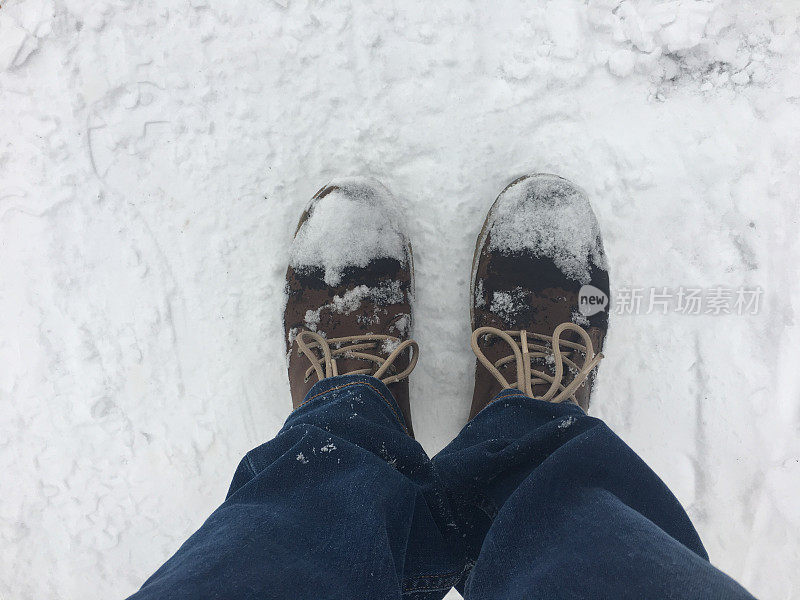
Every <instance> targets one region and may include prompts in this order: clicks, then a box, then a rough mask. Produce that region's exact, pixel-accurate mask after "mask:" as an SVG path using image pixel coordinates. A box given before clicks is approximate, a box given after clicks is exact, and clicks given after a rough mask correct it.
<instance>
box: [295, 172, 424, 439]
mask: <svg viewBox="0 0 800 600" xmlns="http://www.w3.org/2000/svg"><path fill="white" fill-rule="evenodd" d="M394 203H395V201H394V198H393V197H392V195H391V193H390V192H389V190H387V189H386V188H385V187H384V186H383V185H381V184H380V183H379V182H377V181H375V180H373V179H366V178H355V177H353V178H346V179H339V180H334V181H332V182H331V183H329V184H328V185H326V186H325V187H323V188H322V189H321V190H320V191H318V192H317V193H316V194H315V195H314V197H313V198H312V199H311V202H310V203H309V205H308V206H307V207H306V209H305V211H304V212H303V214H302V216H301V217H300V222H299V223H298V225H297V231H296V232H295V238H294V242H293V243H292V249H291V252H290V259H289V268H288V270H287V272H286V290H287V294H288V300H287V302H286V310H285V312H284V328H285V332H286V347H287V351H288V353H289V354H288V359H289V386H290V388H291V393H292V405H293V407H294V408H297V407H298V406H300V404H302V402H303V399H304V398H305V396H306V394H307V392H308V391H309V390H310V389H311V387H312V386H313V385H314V384H315V383H316V382H317V381H320V380H322V379H325V378H328V377H333V376H335V375H348V374H363V375H372V376H374V377H377V378H378V379H381V380H382V381H383V382H384V383H385V384H386V385H387V386H388V388H389V390H390V391H391V392H392V395H393V396H394V398H395V400H396V401H397V403H398V404H399V406H400V409H401V411H402V413H403V417H404V419H405V421H406V425H407V428H408V431H409V434H412V429H411V409H410V406H409V398H408V375H409V374H410V373H411V370H412V369H413V368H414V366H415V364H416V362H417V355H418V347H417V344H416V342H414V341H413V340H411V339H410V334H411V300H412V297H413V295H414V267H413V262H412V255H411V244H410V243H409V241H408V238H407V237H406V235H405V232H404V231H403V229H402V227H401V226H400V224H399V223H400V219H399V217H398V215H397V213H396V212H395V209H394Z"/></svg>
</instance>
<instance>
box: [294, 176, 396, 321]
mask: <svg viewBox="0 0 800 600" xmlns="http://www.w3.org/2000/svg"><path fill="white" fill-rule="evenodd" d="M330 185H332V186H336V188H335V189H334V190H333V191H331V192H329V193H328V194H326V195H324V196H323V197H322V198H320V199H318V200H316V201H314V205H313V211H314V216H313V218H309V219H307V220H306V221H305V222H304V223H303V224H302V225H301V226H300V230H299V231H298V232H297V236H296V238H295V240H294V243H293V244H292V247H291V250H290V253H289V262H290V264H291V265H292V266H293V267H294V268H295V269H296V270H298V271H303V269H304V268H309V267H318V268H322V269H324V270H325V282H326V283H328V284H329V285H337V284H338V283H339V282H340V281H341V278H342V269H344V268H345V267H350V266H355V267H366V266H367V265H368V264H369V263H370V261H371V260H373V259H375V258H395V259H397V260H399V261H401V262H402V263H405V260H406V250H405V238H404V237H403V234H402V231H403V228H402V225H401V224H400V220H399V218H398V216H397V215H396V210H395V201H394V198H393V197H392V194H391V192H389V190H387V189H386V188H385V187H384V186H383V185H382V184H381V183H379V182H378V181H375V180H374V179H368V178H364V177H348V178H342V179H334V180H333V181H331V182H330ZM353 310H355V308H354V309H353Z"/></svg>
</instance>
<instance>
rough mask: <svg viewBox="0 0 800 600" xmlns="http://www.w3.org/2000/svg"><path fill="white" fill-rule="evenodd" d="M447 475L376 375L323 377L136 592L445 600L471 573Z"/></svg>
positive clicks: (227, 598) (225, 597) (139, 596)
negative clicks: (443, 482)
mask: <svg viewBox="0 0 800 600" xmlns="http://www.w3.org/2000/svg"><path fill="white" fill-rule="evenodd" d="M463 564H464V562H463V555H462V554H461V550H460V545H458V543H457V537H456V534H455V525H454V523H453V517H452V515H451V513H450V511H449V509H448V507H447V504H446V501H445V499H444V494H443V493H442V492H441V488H440V482H439V481H438V479H437V477H436V474H435V472H434V469H433V466H432V464H431V462H430V460H429V459H428V457H427V456H426V455H425V452H424V451H423V449H422V447H421V446H420V445H419V444H418V443H417V442H416V441H414V440H413V439H412V438H411V437H409V436H408V434H407V433H406V431H405V424H404V423H403V417H402V415H401V412H400V410H399V408H398V406H397V403H396V402H395V400H394V398H393V397H392V395H391V394H390V392H389V390H388V389H387V388H386V386H385V385H383V384H382V383H381V382H380V381H379V380H377V379H374V378H372V377H365V376H353V375H346V376H341V377H334V378H330V379H326V380H323V381H321V382H319V383H317V384H316V385H315V386H314V387H313V388H312V389H311V391H310V392H309V393H308V396H307V397H306V400H305V403H304V404H303V405H302V406H301V407H300V408H298V409H297V410H296V411H294V412H293V413H292V414H291V415H290V416H289V418H288V419H287V421H286V424H285V425H284V426H283V428H282V429H281V431H280V432H279V433H278V435H277V436H276V437H275V439H273V440H272V441H270V442H267V443H266V444H263V445H261V446H259V447H258V448H256V449H255V450H252V451H251V452H249V453H248V454H247V455H246V456H245V458H244V459H243V460H242V461H241V463H240V465H239V467H238V469H237V471H236V474H235V475H234V477H233V482H232V484H231V487H230V490H229V492H228V496H227V498H226V499H225V502H224V503H223V504H222V505H221V506H220V507H219V508H218V509H217V510H216V511H214V513H213V514H212V515H211V516H210V517H209V518H208V520H207V521H206V522H205V523H204V524H203V525H202V526H201V527H200V529H199V530H198V531H197V532H196V533H194V534H193V535H192V536H191V537H190V538H189V539H188V540H187V541H186V542H185V543H184V544H183V545H182V546H181V547H180V549H179V550H178V551H177V552H176V553H175V555H174V556H172V558H170V559H169V560H168V561H167V562H166V563H165V564H164V565H163V566H162V567H161V568H159V569H158V571H156V573H155V574H154V575H152V576H151V577H150V578H149V579H148V580H147V581H146V582H145V584H144V585H143V586H142V588H141V590H140V591H139V592H137V593H136V594H134V595H133V596H132V597H131V598H133V599H135V600H145V599H153V600H155V599H158V600H172V599H186V600H189V599H192V600H201V599H206V598H215V599H220V600H243V599H245V598H246V599H259V600H263V599H276V600H288V599H291V600H305V599H313V600H320V599H326V600H328V599H338V598H341V599H347V600H361V599H364V600H366V599H369V600H376V599H382V598H392V599H396V598H401V597H409V598H414V599H415V600H417V599H419V600H428V599H440V598H442V597H443V596H444V595H445V594H446V593H447V591H448V590H449V589H450V588H451V587H452V585H453V584H454V583H455V582H456V581H457V580H458V579H459V578H460V577H461V576H462V574H463Z"/></svg>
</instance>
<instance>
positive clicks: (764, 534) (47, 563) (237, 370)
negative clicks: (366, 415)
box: [0, 0, 800, 600]
mask: <svg viewBox="0 0 800 600" xmlns="http://www.w3.org/2000/svg"><path fill="white" fill-rule="evenodd" d="M284 4H285V6H284ZM389 4H390V3H386V2H382V3H378V2H372V3H369V2H367V3H363V2H357V3H352V4H351V3H349V2H335V3H333V2H306V1H301V0H285V2H273V1H269V0H236V1H229V2H222V1H220V0H160V1H158V2H155V1H153V0H149V1H144V2H133V1H132V0H110V1H108V0H94V1H91V2H90V1H89V0H55V1H48V0H5V1H4V2H3V3H2V8H0V119H2V120H0V365H1V366H0V470H2V473H3V482H4V485H3V488H2V489H3V493H2V500H0V597H2V598H3V599H4V600H12V599H13V600H28V599H34V598H35V599H37V600H39V599H42V598H58V599H61V598H63V599H67V598H81V599H82V600H93V599H100V598H114V597H123V596H125V595H127V594H128V593H130V592H132V591H133V590H135V589H136V588H137V586H138V585H139V584H141V582H142V581H143V579H144V578H145V577H146V576H147V575H148V574H150V573H151V572H152V571H153V570H154V569H155V568H156V567H157V566H158V565H159V564H160V563H161V562H162V560H163V559H164V558H166V557H167V556H168V555H169V554H171V553H172V552H173V551H174V550H175V549H176V548H177V547H178V546H179V544H180V543H181V541H182V540H183V539H184V538H185V537H186V536H187V534H189V533H190V532H191V531H193V530H194V529H195V528H196V527H197V526H198V525H199V524H200V523H201V522H202V521H203V520H204V519H205V517H206V516H207V515H208V513H209V512H210V511H211V510H212V509H213V508H214V507H215V506H216V505H217V504H218V503H219V502H220V501H221V499H222V498H223V496H224V493H225V490H226V488H227V486H228V483H229V478H230V476H231V475H232V472H233V469H234V467H235V465H236V464H237V462H238V460H239V458H240V456H241V455H242V454H243V453H244V452H245V451H246V450H248V449H249V448H251V447H253V446H255V445H257V444H258V443H260V442H262V441H264V440H265V439H267V438H269V437H270V436H271V435H273V434H274V433H275V431H277V429H278V428H279V426H280V424H281V422H282V420H283V418H284V417H285V416H286V414H287V412H288V409H289V396H288V386H287V384H286V382H285V373H284V360H283V356H282V351H281V323H280V308H281V298H282V285H283V275H284V270H285V265H286V260H287V253H288V245H289V240H290V237H291V233H292V231H293V227H294V224H295V222H296V219H297V217H298V215H299V211H300V209H301V207H302V206H303V205H304V204H305V202H306V201H307V200H308V198H309V197H310V196H311V195H312V194H313V193H314V192H315V191H316V190H317V189H318V188H319V187H321V186H322V185H323V184H324V183H325V182H326V181H327V180H328V179H329V178H330V177H332V176H334V175H338V174H349V173H359V174H370V175H373V176H376V177H378V178H379V179H381V180H382V181H383V182H384V183H385V184H387V185H388V186H389V187H390V188H391V189H392V190H393V191H394V193H395V194H396V195H397V196H398V197H399V198H400V199H401V200H402V206H401V208H403V210H404V212H405V213H406V215H407V216H408V220H409V227H410V232H411V236H412V241H413V244H414V251H415V252H414V254H415V258H416V265H417V284H418V302H417V305H416V310H417V312H416V339H417V340H418V341H419V343H420V345H421V347H422V360H421V362H420V364H419V366H418V367H417V370H416V371H415V373H414V375H413V380H412V393H413V397H412V407H413V411H414V417H415V421H414V428H415V429H416V430H417V432H418V436H419V438H420V439H421V441H422V442H423V444H424V446H425V447H426V448H427V449H428V450H430V451H431V452H435V451H436V450H438V449H439V448H441V447H442V446H443V445H444V444H445V443H446V442H447V441H448V440H449V439H450V438H451V437H452V436H453V435H454V434H455V433H456V432H457V430H458V429H459V427H460V426H461V425H462V424H463V422H464V420H465V418H466V415H467V412H468V404H469V398H470V389H471V383H472V382H471V377H472V365H473V357H472V355H471V353H470V351H469V345H468V339H469V328H468V309H467V306H468V305H467V285H468V277H469V263H470V258H471V252H472V246H473V243H474V238H475V236H476V234H477V232H478V229H479V226H480V224H481V221H482V219H483V215H484V213H485V211H486V209H487V208H488V206H489V204H491V202H492V201H493V199H494V198H495V196H496V195H497V193H498V192H499V191H500V189H501V188H502V187H503V186H504V185H505V184H506V183H508V182H509V181H510V180H511V178H512V177H514V176H516V175H519V174H522V173H526V172H530V171H550V172H555V173H559V174H562V175H564V176H566V177H569V178H571V179H573V180H574V181H575V182H577V183H579V184H580V185H582V186H583V187H584V188H585V189H586V190H587V191H588V192H589V194H590V196H591V197H592V199H593V202H594V206H595V210H596V212H597V215H598V219H599V221H600V225H601V227H602V229H603V231H604V234H605V241H606V249H607V252H608V255H609V259H610V263H611V267H612V287H613V288H614V290H615V292H616V293H617V294H620V295H623V294H624V293H625V290H626V289H628V288H642V289H645V290H649V289H650V288H652V287H656V288H658V290H659V291H660V288H661V287H664V286H666V287H668V288H670V289H673V290H674V289H679V288H681V287H702V288H711V287H714V286H721V287H723V288H725V289H736V288H739V287H740V286H748V287H755V286H761V288H763V291H764V293H763V296H762V298H761V300H762V302H761V306H760V307H759V311H758V314H757V315H749V314H748V315H738V314H735V312H734V314H732V315H727V316H725V315H720V316H714V315H700V316H698V315H687V314H681V313H679V312H677V311H676V310H672V309H670V310H668V311H667V314H666V315H662V314H660V312H661V310H655V311H652V312H651V311H649V310H646V308H647V300H645V302H643V306H642V309H641V310H640V311H639V314H638V315H628V314H621V315H613V317H612V325H611V333H610V337H609V339H608V343H607V346H606V354H607V358H606V360H605V362H604V363H603V364H602V365H601V369H600V376H599V380H598V381H599V387H598V389H597V392H596V395H595V397H594V401H593V407H594V408H593V411H594V414H596V415H598V416H601V417H603V418H605V419H606V420H607V421H608V422H609V423H610V425H611V426H612V427H613V428H614V429H615V430H616V431H618V432H619V433H620V435H622V437H623V438H624V439H625V440H627V441H628V442H629V443H630V444H631V445H632V446H633V447H634V448H635V449H636V450H637V451H639V452H640V453H641V454H642V455H643V457H644V458H645V459H646V460H647V461H648V462H649V463H650V464H651V465H652V466H653V468H654V469H655V470H656V471H657V472H658V473H659V474H660V475H661V476H662V477H663V478H664V479H665V480H666V481H667V483H668V484H669V485H670V486H671V487H672V488H673V489H674V491H675V493H676V494H677V495H678V497H679V498H680V500H681V501H682V502H683V503H684V504H685V505H686V506H687V508H688V510H689V513H690V514H691V516H692V517H693V518H694V519H695V522H696V525H697V527H698V529H699V530H700V533H701V535H702V537H703V539H704V541H705V543H706V545H707V547H708V549H709V552H710V554H711V557H712V560H713V562H714V563H715V564H717V565H719V566H720V567H722V568H723V569H724V570H726V571H727V572H729V573H730V574H731V575H733V576H735V577H736V578H738V579H740V580H741V581H742V583H744V584H745V585H746V586H747V587H748V588H750V589H751V590H752V591H753V592H754V593H755V594H756V595H758V596H759V597H761V598H768V599H772V600H777V599H789V598H796V597H798V595H800V573H799V572H798V570H797V565H798V564H800V534H799V532H800V503H798V501H797V497H798V493H799V492H800V441H799V440H800V436H799V435H798V431H799V430H800V408H799V406H798V405H799V404H800V373H798V369H797V363H798V359H800V351H798V341H797V340H798V334H799V333H800V331H798V325H797V324H796V322H795V312H796V311H797V309H798V297H800V277H798V275H799V274H800V273H799V269H798V266H797V265H798V260H799V259H800V242H798V235H797V228H798V213H799V212H800V207H799V204H800V203H798V195H799V194H798V189H800V171H799V170H798V168H799V167H798V156H800V71H799V70H798V69H799V67H798V64H800V61H798V58H800V33H798V16H799V15H800V8H798V4H797V3H796V2H793V1H789V0H786V1H784V2H778V1H773V2H763V1H760V0H758V1H756V0H754V1H736V2H734V1H732V0H731V1H729V2H722V1H718V0H708V1H692V0H677V1H671V2H654V1H652V0H628V1H622V2H620V1H619V0H589V1H588V2H577V1H568V0H551V1H549V2H545V1H541V2H535V3H525V2H521V1H503V2H498V1H495V2H491V3H488V2H487V3H477V2H474V3H463V2H456V1H455V0H452V1H447V2H430V1H420V2H417V1H409V0H404V1H403V2H396V3H391V4H394V6H389ZM648 313H650V314H648ZM655 313H659V314H655Z"/></svg>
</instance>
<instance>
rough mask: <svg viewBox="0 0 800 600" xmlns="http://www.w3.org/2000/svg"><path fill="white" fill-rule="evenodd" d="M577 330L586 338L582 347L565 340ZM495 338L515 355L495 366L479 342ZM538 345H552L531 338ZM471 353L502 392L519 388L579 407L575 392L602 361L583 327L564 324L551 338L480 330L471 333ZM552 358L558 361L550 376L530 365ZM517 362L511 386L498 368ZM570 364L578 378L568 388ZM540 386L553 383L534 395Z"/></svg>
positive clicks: (507, 357) (536, 334)
mask: <svg viewBox="0 0 800 600" xmlns="http://www.w3.org/2000/svg"><path fill="white" fill-rule="evenodd" d="M567 330H570V331H574V332H576V333H578V334H579V335H580V337H581V338H582V339H583V342H584V343H583V344H578V343H576V342H570V341H567V340H562V339H561V335H562V334H563V333H564V332H565V331H567ZM486 335H488V336H496V337H499V338H501V339H503V340H505V341H506V342H507V343H508V345H509V346H511V349H512V350H513V351H514V353H513V354H511V355H509V356H506V357H505V358H501V359H500V360H498V361H497V362H495V363H492V361H490V360H489V359H488V358H486V356H485V355H484V354H483V351H482V350H481V349H480V346H479V345H478V342H479V341H480V339H481V337H482V336H486ZM531 338H532V339H533V340H536V341H538V342H545V343H547V342H549V343H550V346H549V347H548V346H546V345H543V344H541V343H535V342H534V343H530V342H529V339H531ZM472 351H473V352H474V353H475V356H477V357H478V360H479V361H480V362H481V364H482V365H483V366H484V367H486V368H487V369H488V370H489V372H490V373H491V374H492V375H493V376H494V378H495V379H497V381H498V382H499V383H500V385H502V386H503V389H509V388H516V389H518V390H522V391H523V392H524V393H525V394H526V395H528V396H530V397H531V398H536V399H537V400H545V401H547V402H564V401H565V400H572V401H573V402H575V403H576V404H577V402H578V401H577V399H576V398H575V391H576V390H577V389H578V388H579V387H580V385H581V384H582V383H583V382H584V381H586V379H587V378H588V377H589V374H590V373H591V372H592V369H594V368H595V367H596V366H597V364H598V363H599V362H600V360H602V358H603V354H602V353H595V351H594V346H593V345H592V339H591V338H590V337H589V334H588V333H587V332H586V330H585V329H583V327H580V326H579V325H575V324H574V323H562V324H561V325H559V326H558V327H556V329H555V331H554V332H553V335H552V336H547V335H541V334H539V333H531V332H529V331H525V330H524V329H523V330H521V331H502V330H500V329H496V328H494V327H479V328H478V329H476V330H475V331H473V332H472ZM576 352H580V353H582V354H583V355H584V357H585V358H584V360H583V363H582V364H581V365H578V364H576V363H575V361H574V360H572V357H573V356H574V354H575V353H576ZM549 356H552V357H553V358H554V359H555V374H554V375H550V374H549V373H546V372H544V371H538V370H535V369H533V368H532V367H531V362H532V361H534V360H537V359H542V358H545V359H546V358H547V357H549ZM511 361H516V367H517V380H516V381H515V382H514V383H509V382H508V380H507V379H506V378H505V377H503V374H502V373H501V372H500V370H499V368H500V367H502V366H504V365H506V364H508V363H510V362H511ZM565 364H566V365H567V366H568V367H570V368H571V369H573V370H574V371H576V374H575V377H574V378H573V380H572V382H570V383H569V385H566V386H565V385H564V384H563V379H564V365H565ZM540 384H550V387H549V388H548V390H547V392H546V393H545V394H544V395H543V396H534V395H533V388H534V386H536V385H540Z"/></svg>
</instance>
